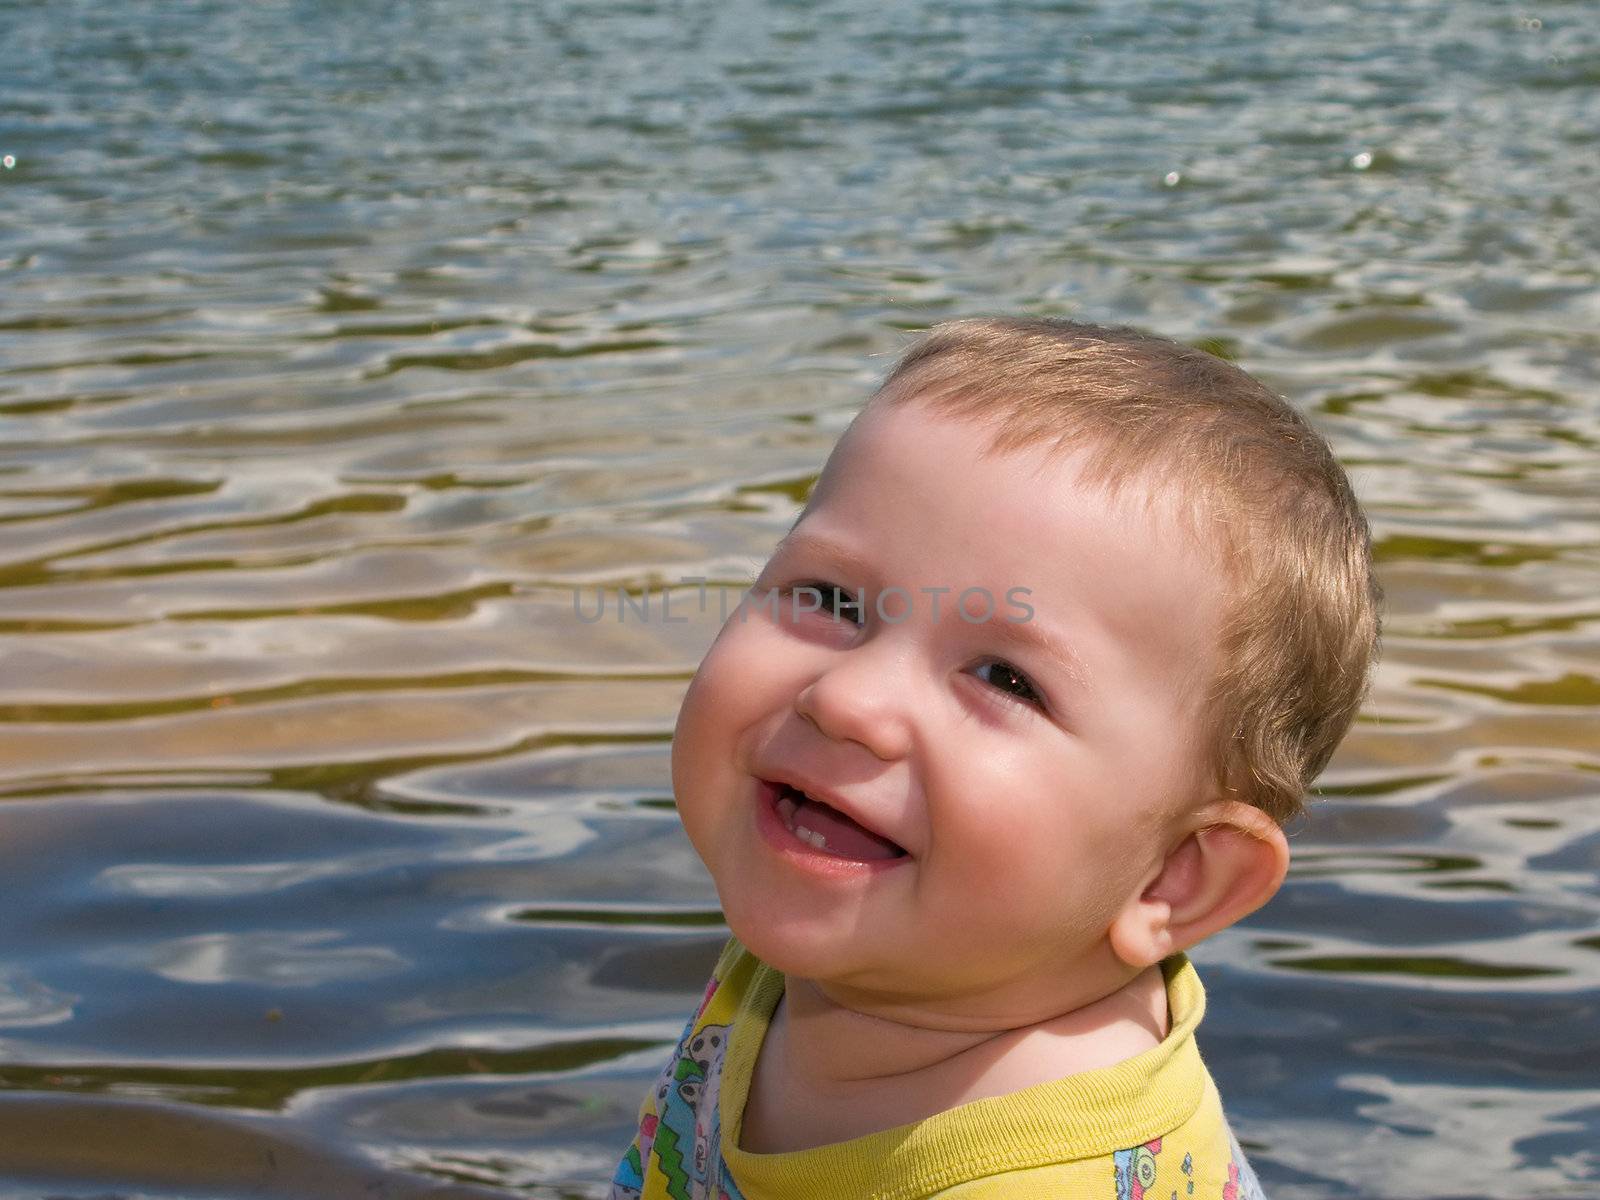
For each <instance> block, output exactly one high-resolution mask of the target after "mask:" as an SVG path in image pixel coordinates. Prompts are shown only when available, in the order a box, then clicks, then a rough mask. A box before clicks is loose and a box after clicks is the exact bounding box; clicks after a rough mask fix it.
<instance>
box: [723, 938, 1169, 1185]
mask: <svg viewBox="0 0 1600 1200" xmlns="http://www.w3.org/2000/svg"><path fill="white" fill-rule="evenodd" d="M940 1024H941V1023H940V1022H938V1021H937V1020H936V1019H931V1018H930V1019H926V1020H924V1019H919V1018H918V1017H915V1016H911V1015H897V1016H895V1017H893V1018H888V1017H881V1016H874V1015H870V1014H868V1013H865V1012H861V1011H858V1010H856V1009H855V1008H852V1007H848V1006H846V1005H844V1004H840V1003H838V1002H836V1001H834V1000H832V999H830V998H829V997H828V995H827V994H826V993H825V992H824V991H823V990H822V989H821V988H819V987H817V986H816V985H815V984H814V983H811V982H810V981H807V980H801V979H790V980H788V981H787V984H786V986H785V989H784V996H783V999H782V1000H781V1001H780V1002H779V1004H778V1008H777V1011H776V1012H774V1013H773V1016H772V1024H771V1026H770V1028H769V1029H768V1032H767V1037H766V1040H765V1042H764V1043H763V1044H762V1047H761V1053H760V1056H759V1058H758V1059H757V1062H756V1068H755V1077H754V1079H753V1080H752V1082H751V1086H750V1096H749V1099H748V1101H747V1102H746V1104H745V1110H744V1125H743V1129H742V1131H741V1133H740V1138H739V1144H740V1146H741V1147H742V1148H743V1149H745V1150H749V1151H752V1152H755V1153H762V1154H772V1153H779V1152H782V1151H788V1150H809V1149H812V1148H813V1147H816V1146H823V1145H827V1144H829V1143H831V1142H842V1141H847V1140H849V1139H850V1138H854V1137H861V1136H863V1135H865V1134H868V1133H875V1132H877V1131H878V1130H882V1129H892V1128H894V1127H895V1126H897V1125H904V1124H907V1123H909V1122H912V1121H917V1120H921V1119H923V1118H925V1117H931V1116H933V1115H934V1114H936V1113H941V1112H945V1111H946V1110H948V1109H951V1108H955V1107H956V1106H957V1105H961V1104H967V1103H970V1102H971V1101H973V1100H981V1099H983V1098H985V1097H988V1096H1003V1095H1007V1094H1009V1093H1011V1092H1015V1091H1020V1090H1021V1089H1023V1088H1026V1087H1032V1086H1033V1085H1035V1084H1039V1083H1048V1082H1050V1081H1052V1080H1056V1079H1063V1078H1065V1077H1066V1076H1068V1075H1075V1074H1078V1073H1080V1072H1082V1071H1092V1070H1095V1069H1097V1068H1100V1067H1109V1066H1113V1065H1115V1064H1116V1063H1119V1062H1122V1061H1124V1060H1126V1059H1129V1058H1132V1057H1133V1056H1134V1055H1136V1054H1140V1053H1142V1052H1144V1051H1145V1050H1148V1049H1150V1048H1151V1047H1152V1046H1155V1045H1157V1044H1158V1043H1160V1041H1161V1039H1162V1038H1164V1037H1165V1036H1166V1033H1167V993H1166V984H1165V981H1164V979H1163V977H1162V974H1161V968H1160V967H1150V968H1149V969H1147V970H1145V971H1142V972H1140V973H1139V974H1138V975H1136V976H1135V977H1134V978H1133V979H1131V980H1129V981H1128V982H1127V983H1126V984H1124V985H1123V986H1121V987H1119V988H1118V989H1116V990H1115V991H1113V992H1112V993H1111V994H1109V995H1107V996H1103V997H1101V998H1100V999H1097V1000H1094V1001H1092V1002H1090V1003H1088V1004H1085V1005H1082V1006H1080V1007H1077V1008H1074V1009H1072V1010H1071V1011H1069V1012H1066V1013H1062V1014H1060V1015H1058V1016H1054V1017H1050V1018H1048V1019H1046V1020H1042V1021H1037V1022H1034V1023H1031V1024H1027V1025H1023V1026H1020V1027H1016V1028H997V1029H992V1030H988V1029H983V1030H968V1029H962V1030H958V1031H952V1030H950V1029H947V1028H941V1027H939V1026H940Z"/></svg>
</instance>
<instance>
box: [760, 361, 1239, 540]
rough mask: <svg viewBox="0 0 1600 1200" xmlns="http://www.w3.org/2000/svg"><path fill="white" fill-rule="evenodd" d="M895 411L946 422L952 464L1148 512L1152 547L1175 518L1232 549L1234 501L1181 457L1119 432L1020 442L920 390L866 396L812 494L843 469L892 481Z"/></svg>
mask: <svg viewBox="0 0 1600 1200" xmlns="http://www.w3.org/2000/svg"><path fill="white" fill-rule="evenodd" d="M890 414H895V415H896V416H897V418H898V419H900V420H902V421H904V420H910V421H915V422H917V423H922V424H937V425H939V426H940V427H941V428H943V429H945V430H947V431H949V433H950V435H951V438H950V440H951V442H952V443H953V444H954V445H956V446H958V447H959V448H960V450H961V452H962V456H963V458H964V459H965V461H964V462H961V463H959V464H958V463H954V462H952V463H951V464H949V465H950V466H952V467H955V466H960V467H961V468H963V469H965V470H974V471H978V472H983V471H991V472H995V473H1001V474H1005V475H1008V476H1017V475H1019V474H1020V475H1021V476H1022V477H1023V478H1025V479H1027V481H1028V483H1029V485H1030V487H1031V488H1032V489H1033V493H1034V497H1035V498H1036V499H1037V500H1038V501H1039V502H1044V501H1047V500H1049V501H1057V500H1060V499H1062V498H1068V499H1070V498H1071V497H1072V496H1074V495H1083V496H1092V497H1094V498H1096V499H1102V498H1104V499H1109V500H1111V501H1112V502H1114V503H1115V504H1117V505H1119V506H1121V507H1123V508H1125V509H1126V510H1128V511H1137V512H1139V513H1141V514H1143V515H1144V516H1146V517H1148V518H1150V526H1151V528H1150V533H1151V535H1152V536H1151V538H1150V540H1151V542H1152V552H1156V546H1155V544H1154V543H1155V542H1156V541H1158V540H1159V539H1157V538H1155V537H1154V531H1155V527H1156V526H1161V525H1169V524H1170V525H1175V526H1177V527H1178V528H1180V529H1181V530H1182V531H1183V532H1184V534H1185V535H1186V536H1187V538H1188V539H1189V540H1191V541H1193V542H1195V543H1196V544H1197V545H1200V546H1202V547H1204V548H1206V549H1207V550H1208V551H1212V552H1221V553H1223V554H1224V555H1226V554H1227V552H1228V547H1229V546H1230V545H1231V542H1230V539H1229V536H1228V534H1229V531H1228V530H1227V529H1226V528H1225V526H1226V524H1227V517H1226V515H1225V512H1226V510H1227V509H1228V508H1229V507H1230V506H1228V505H1227V504H1225V503H1223V502H1222V496H1221V489H1220V488H1219V487H1217V486H1215V485H1214V484H1213V482H1212V481H1209V480H1206V479H1204V478H1200V477H1197V476H1195V475H1193V474H1192V473H1190V472H1186V471H1185V470H1184V469H1183V464H1182V463H1181V462H1180V461H1178V460H1177V459H1176V457H1168V456H1162V455H1147V456H1144V457H1143V458H1142V459H1140V460H1138V461H1134V462H1130V461H1128V459H1127V457H1126V456H1125V455H1124V454H1122V453H1120V447H1119V446H1118V445H1117V444H1116V443H1115V441H1114V440H1113V439H1111V438H1107V437H1103V436H1096V435H1094V434H1092V433H1079V434H1077V435H1075V436H1061V437H1057V438H1054V439H1048V438H1038V439H1033V440H1027V441H1020V440H1019V439H1017V438H1015V437H1014V436H1011V435H1010V434H1008V432H1007V431H1006V430H1005V429H1004V428H1003V427H1002V426H1001V424H1000V423H999V422H997V421H983V420H979V419H975V418H972V417H969V416H964V415H951V414H949V413H946V412H941V411H939V410H938V409H936V408H935V407H933V406H932V405H931V404H929V403H928V402H927V401H925V400H923V399H922V398H920V397H919V396H918V395H917V394H916V393H915V392H914V391H912V392H906V393H901V394H895V393H892V392H891V393H879V394H878V395H876V396H874V397H872V399H871V400H869V401H868V402H867V404H866V405H865V406H864V407H863V408H862V409H861V411H860V412H859V413H857V415H856V417H855V419H854V420H853V421H852V422H851V424H850V425H849V427H847V428H846V430H845V432H844V434H843V435H842V436H841V437H840V438H839V440H838V441H837V442H836V443H835V444H834V447H833V450H832V451H831V452H830V453H829V455H828V458H827V461H826V462H825V463H824V465H823V470H822V473H821V475H820V476H819V478H818V484H817V487H816V488H814V489H813V492H812V497H811V498H812V500H815V499H816V498H817V496H818V493H819V492H821V491H822V489H823V485H824V483H825V482H826V481H827V480H828V479H829V476H830V474H832V475H834V476H837V475H838V474H840V473H842V472H843V471H845V470H851V471H854V472H860V473H861V478H860V479H859V480H858V483H859V484H861V485H862V486H865V487H868V488H871V487H875V486H893V483H894V481H892V480H890V479H886V478H881V477H880V476H879V473H878V471H877V468H878V467H879V466H880V465H881V464H882V463H883V461H884V460H886V459H887V458H888V457H889V456H890V455H891V454H892V453H893V450H894V445H895V442H894V438H893V436H892V435H891V436H889V437H874V436H871V434H872V433H873V432H875V431H876V427H877V426H878V425H880V424H881V423H882V421H883V420H884V419H885V418H886V417H888V416H889V415H890ZM936 478H937V476H935V479H936ZM809 507H810V504H809V502H808V505H807V508H809ZM804 512H805V510H802V513H801V516H804ZM796 523H797V524H798V518H797V520H796ZM929 523H930V525H931V521H930V522H929ZM791 528H793V527H791Z"/></svg>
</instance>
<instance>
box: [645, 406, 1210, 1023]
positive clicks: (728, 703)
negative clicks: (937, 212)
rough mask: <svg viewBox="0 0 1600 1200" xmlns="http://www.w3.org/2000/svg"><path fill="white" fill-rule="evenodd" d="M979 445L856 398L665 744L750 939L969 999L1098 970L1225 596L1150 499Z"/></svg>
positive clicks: (723, 888) (723, 891) (1195, 734)
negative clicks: (1111, 491)
mask: <svg viewBox="0 0 1600 1200" xmlns="http://www.w3.org/2000/svg"><path fill="white" fill-rule="evenodd" d="M985 445H986V438H985V436H984V434H983V433H982V431H981V430H979V429H978V428H977V427H975V426H974V425H971V424H969V423H965V422H960V421H955V420H952V419H948V418H944V417H937V416H933V415H931V414H930V413H929V412H928V411H927V410H925V409H924V408H923V407H922V406H921V405H919V404H918V403H916V402H913V403H910V404H907V405H902V406H898V407H894V408H889V407H886V406H881V405H880V406H875V407H873V408H872V409H870V410H869V411H868V412H867V413H866V414H865V415H864V416H863V417H862V418H861V419H860V420H858V421H857V422H856V424H855V425H854V426H853V427H852V428H851V429H850V431H849V432H848V433H847V434H846V435H845V437H844V439H843V440H842V441H841V442H840V444H839V446H838V447H837V449H836V450H835V451H834V454H833V457H832V458H831V459H830V460H829V463H828V466H827V468H826V470H825V471H824V473H823V476H822V479H821V480H820V481H819V483H818V485H817V490H816V493H815V494H814V495H813V497H812V501H811V504H810V506H809V508H808V509H807V511H806V513H805V515H804V516H803V518H802V519H801V520H800V522H799V523H798V524H797V525H796V527H795V529H794V530H793V531H792V532H791V533H790V535H789V536H788V537H787V538H785V539H784V541H783V542H782V543H781V544H780V545H779V546H778V548H777V551H776V553H775V554H774V555H773V557H772V559H771V561H769V562H768V563H767V565H766V568H765V569H764V570H763V571H762V573H761V577H760V578H759V580H758V581H757V583H756V586H755V588H754V589H753V591H752V593H751V595H750V596H749V597H748V598H747V599H746V601H745V607H744V608H742V609H741V611H740V612H738V613H736V614H735V615H734V617H733V618H732V619H731V620H730V621H729V622H728V624H727V625H726V626H725V627H724V629H723V631H722V633H721V634H720V635H719V637H718V639H717V641H716V643H715V644H714V645H713V646H712V648H711V650H710V652H709V653H708V654H707V656H706V658H705V661H704V662H703V663H702V664H701V667H700V670H699V672H698V673H697V674H696V676H695V679H694V682H693V684H692V685H691V686H690V689H689V692H688V695H687V696H686V697H685V699H684V703H683V708H682V711H681V713H680V715H679V718H678V727H677V734H676V737H675V740H674V743H673V752H672V774H673V787H674V790H675V792H676V795H677V802H678V808H679V811H680V813H681V815H682V818H683V823H684V827H685V829H686V830H687V831H688V834H689V837H690V839H691V840H692V841H693V843H694V845H695V848H696V850H698V851H699V853H700V855H701V857H702V858H703V859H704V860H705V862H706V864H707V866H708V867H709V869H710V871H711V874H712V876H713V878H714V879H715V881H716V885H717V890H718V893H719V894H720V896H721V898H722V904H723V909H724V911H725V913H726V915H727V918H728V923H729V925H730V926H731V928H732V929H733V931H734V933H735V934H736V935H737V936H738V937H739V938H740V939H741V940H743V941H744V942H745V943H746V945H748V946H749V947H750V949H751V950H752V951H754V952H755V953H756V954H757V955H758V956H759V957H761V958H763V959H765V960H766V961H768V962H770V963H772V964H773V965H774V966H777V967H778V968H779V969H781V970H784V971H786V972H789V973H791V974H794V975H798V976H802V977H805V978H810V979H815V980H818V981H821V982H823V983H825V984H832V985H834V986H835V987H837V988H839V989H854V990H855V991H856V994H871V995H874V996H878V997H884V998H888V999H889V1000H890V1002H895V1001H896V1000H914V1001H916V1002H918V1003H921V1002H928V1003H931V1004H934V1005H936V1006H943V1007H944V1008H945V1009H946V1010H947V1011H950V1012H953V1013H954V1012H961V1013H965V1014H968V1015H972V1014H979V1013H982V1014H986V1015H993V1014H994V1013H996V1012H1001V1011H1004V1012H1006V1013H1008V1014H1017V1013H1021V1012H1024V1011H1027V1010H1030V1009H1031V1008H1032V1007H1033V1006H1035V1005H1037V1004H1039V1003H1042V1002H1048V1001H1046V1000H1044V998H1045V997H1050V996H1055V997H1059V996H1060V995H1062V994H1070V993H1071V991H1072V990H1073V989H1072V986H1071V985H1074V984H1076V986H1078V987H1081V986H1082V981H1083V972H1084V971H1085V970H1086V969H1089V968H1091V967H1092V968H1093V969H1095V970H1099V971H1106V970H1109V969H1111V968H1112V967H1114V966H1115V964H1114V962H1108V961H1107V959H1106V955H1107V954H1108V953H1109V951H1108V948H1107V946H1106V938H1105V934H1106V930H1107V927H1108V926H1109V924H1110V922H1111V919H1112V918H1113V917H1114V916H1115V914H1116V913H1117V912H1118V911H1119V910H1120V909H1121V908H1122V907H1123V906H1124V905H1125V904H1126V903H1127V902H1128V901H1129V900H1130V899H1131V898H1132V897H1133V896H1135V895H1137V894H1138V892H1139V891H1140V889H1141V888H1142V886H1143V884H1144V883H1145V882H1148V878H1149V876H1150V874H1151V873H1152V871H1153V870H1154V869H1155V868H1156V867H1157V866H1158V865H1159V864H1160V862H1161V861H1162V859H1163V857H1164V856H1165V854H1166V853H1167V852H1168V851H1169V850H1171V849H1172V848H1173V847H1172V845H1170V844H1168V839H1169V838H1170V837H1171V830H1172V828H1173V824H1172V821H1173V818H1174V816H1175V814H1176V812H1177V811H1179V810H1181V809H1182V808H1183V807H1184V806H1185V805H1186V804H1195V805H1198V804H1199V803H1200V802H1201V801H1203V800H1204V799H1206V798H1208V796H1209V792H1207V790H1206V789H1207V788H1208V787H1209V780H1208V772H1207V770H1206V767H1205V761H1204V759H1203V757H1202V754H1201V752H1200V750H1199V749H1198V741H1199V736H1200V734H1201V732H1202V731H1201V727H1200V720H1199V715H1198V714H1199V706H1200V701H1201V699H1202V697H1203V693H1204V689H1205V684H1206V682H1207V681H1208V680H1209V678H1210V676H1211V674H1212V672H1213V671H1214V669H1215V666H1216V642H1217V631H1218V627H1219V624H1218V623H1219V620H1220V617H1221V614H1222V605H1223V593H1222V589H1221V587H1220V581H1219V579H1218V575H1217V569H1216V567H1215V565H1214V563H1213V561H1212V557H1211V555H1210V554H1209V553H1208V552H1207V551H1206V550H1205V549H1204V548H1203V547H1200V546H1197V545H1196V544H1195V543H1194V542H1193V541H1192V540H1191V538H1190V537H1189V536H1188V535H1186V533H1185V532H1184V530H1183V528H1182V526H1181V524H1180V523H1178V522H1176V521H1174V520H1172V519H1171V518H1170V517H1168V516H1166V515H1164V514H1163V513H1162V510H1161V509H1160V507H1159V506H1157V507H1156V508H1153V509H1151V510H1150V511H1148V512H1147V511H1145V510H1143V509H1141V508H1140V506H1139V505H1138V504H1137V503H1136V502H1135V501H1134V500H1133V499H1131V498H1129V499H1125V500H1123V501H1121V502H1115V503H1114V502H1112V501H1110V500H1108V499H1107V498H1105V497H1104V496H1103V495H1101V494H1100V493H1098V492H1095V491H1091V490H1088V489H1085V488H1082V487H1080V486H1079V485H1078V484H1077V482H1076V466H1075V460H1074V459H1073V458H1072V457H1062V456H1060V455H1056V456H1054V457H1052V456H1051V455H1049V454H1048V453H1046V452H1045V451H1044V450H1042V449H1026V450H1023V451H1019V452H1009V453H1005V454H1000V455H992V456H989V457H980V452H981V451H982V449H983V447H984V446H985ZM935 589H948V590H945V591H935ZM963 592H965V593H966V595H965V597H964V598H963V596H962V593H963ZM863 594H864V596H863ZM819 597H821V598H824V599H823V602H822V605H821V607H820V609H819V608H818V601H819ZM858 598H864V601H865V603H864V605H862V606H861V607H860V608H859V609H858V608H856V607H854V605H855V602H856V601H857V599H858ZM1064 987H1065V989H1066V990H1065V992H1064V991H1063V989H1064Z"/></svg>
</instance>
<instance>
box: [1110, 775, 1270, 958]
mask: <svg viewBox="0 0 1600 1200" xmlns="http://www.w3.org/2000/svg"><path fill="white" fill-rule="evenodd" d="M1188 826H1189V830H1190V832H1189V833H1188V834H1187V835H1186V836H1185V837H1184V838H1183V840H1182V841H1180V842H1179V843H1178V845H1177V847H1176V848H1175V849H1174V850H1172V851H1171V853H1169V854H1168V855H1167V857H1166V858H1165V859H1164V860H1163V861H1162V863H1161V864H1160V866H1159V867H1158V868H1157V869H1156V870H1155V871H1154V872H1153V873H1152V874H1151V875H1150V876H1149V877H1147V878H1146V880H1145V881H1144V886H1143V887H1142V888H1141V889H1140V890H1139V891H1138V892H1137V893H1136V894H1135V895H1134V896H1133V897H1131V898H1130V899H1129V901H1128V903H1127V904H1126V905H1125V906H1124V907H1123V909H1122V911H1121V912H1120V913H1118V914H1117V916H1116V918H1115V919H1114V920H1113V921H1112V924H1111V929H1110V931H1109V937H1110V941H1111V949H1112V952H1113V953H1114V954H1116V956H1117V957H1118V958H1119V959H1121V960H1122V961H1123V962H1124V963H1126V964H1127V965H1128V966H1130V967H1138V968H1143V967H1147V966H1150V965H1152V964H1153V963H1158V962H1160V961H1161V960H1162V959H1163V958H1166V957H1167V956H1168V955H1170V954H1176V953H1177V952H1178V951H1179V950H1185V949H1187V948H1188V947H1190V946H1192V945H1194V944H1195V943H1196V942H1198V941H1201V940H1202V939H1204V938H1208V937H1210V936H1211V935H1212V934H1213V933H1216V932H1217V931H1218V930H1220V929H1226V928H1227V927H1228V926H1229V925H1232V924H1233V923H1234V922H1235V921H1238V920H1240V919H1241V918H1243V917H1247V916H1249V915H1250V914H1251V913H1253V912H1255V910H1256V909H1258V908H1260V907H1261V906H1262V905H1263V904H1265V903H1266V902H1267V901H1268V900H1270V899H1271V898H1272V894H1273V893H1274V892H1276V891H1277V890H1278V888H1279V887H1280V886H1281V885H1282V883H1283V877H1284V875H1285V874H1287V872H1288V870H1289V843H1288V841H1287V839H1285V838H1284V836H1283V830H1282V829H1280V828H1279V827H1278V823H1277V822H1276V821H1274V820H1273V819H1272V818H1271V817H1269V816H1267V814H1266V813H1264V812H1262V811H1261V810H1260V809H1259V808H1255V807H1253V806H1251V805H1249V804H1244V803H1242V802H1240V801H1237V800H1217V801H1214V802H1213V803H1211V804H1209V805H1207V806H1206V807H1205V808H1204V809H1202V810H1201V811H1200V812H1199V813H1197V814H1195V816H1194V817H1193V819H1192V820H1190V821H1189V822H1188Z"/></svg>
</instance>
